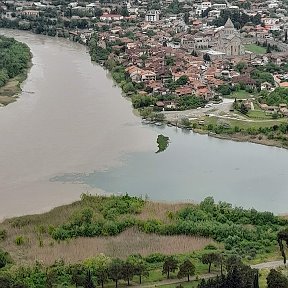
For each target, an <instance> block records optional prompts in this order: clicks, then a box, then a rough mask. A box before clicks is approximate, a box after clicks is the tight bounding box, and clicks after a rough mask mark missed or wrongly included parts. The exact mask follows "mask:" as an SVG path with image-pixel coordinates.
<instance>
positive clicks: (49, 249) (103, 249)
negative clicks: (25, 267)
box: [1, 229, 213, 264]
mask: <svg viewBox="0 0 288 288" xmlns="http://www.w3.org/2000/svg"><path fill="white" fill-rule="evenodd" d="M16 235H17V234H15V237H16ZM26 237H29V241H28V242H27V243H26V244H25V245H23V246H20V247H19V246H17V245H15V243H14V242H13V241H11V240H13V239H11V238H10V239H9V238H8V239H7V240H8V241H5V242H4V243H3V244H2V245H1V246H2V247H3V248H4V249H5V250H6V251H9V252H10V254H11V256H12V257H13V258H14V259H15V260H16V259H17V260H18V261H20V262H23V263H34V262H35V260H38V261H41V262H43V263H45V264H53V263H54V262H55V260H57V259H59V258H61V259H63V260H64V261H65V262H66V263H75V262H78V261H81V260H84V259H86V258H91V257H94V256H96V255H99V254H100V253H104V254H105V255H107V256H110V257H112V258H122V259H125V258H127V257H128V256H129V255H133V254H138V253H140V254H141V255H143V256H148V255H150V254H153V253H162V254H165V255H171V254H173V255H175V254H182V253H191V252H192V251H197V250H200V249H203V248H204V247H205V246H206V245H208V244H211V243H213V241H212V240H211V239H209V238H204V237H192V236H185V235H179V236H160V235H155V234H146V233H142V232H139V231H138V230H136V229H128V230H126V231H124V232H123V233H121V234H119V235H117V236H115V237H91V238H89V237H81V238H76V239H71V240H69V241H61V242H59V243H57V242H56V241H53V240H51V239H48V238H46V239H43V246H42V247H40V245H39V241H37V239H35V236H34V235H33V234H32V233H29V234H26Z"/></svg>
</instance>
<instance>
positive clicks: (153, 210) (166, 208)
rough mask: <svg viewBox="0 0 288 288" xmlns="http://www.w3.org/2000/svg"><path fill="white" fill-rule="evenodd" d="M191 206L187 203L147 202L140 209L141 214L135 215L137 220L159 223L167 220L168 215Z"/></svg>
mask: <svg viewBox="0 0 288 288" xmlns="http://www.w3.org/2000/svg"><path fill="white" fill-rule="evenodd" d="M191 205H193V204H189V203H162V202H151V201H148V202H146V203H145V206H144V207H143V209H142V212H141V213H140V214H139V215H137V219H139V220H147V219H158V220H161V221H167V220H168V216H167V215H168V213H169V212H172V213H173V214H174V213H176V212H177V211H179V210H180V209H183V208H185V207H188V206H191Z"/></svg>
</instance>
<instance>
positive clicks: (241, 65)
mask: <svg viewBox="0 0 288 288" xmlns="http://www.w3.org/2000/svg"><path fill="white" fill-rule="evenodd" d="M246 67H247V64H246V63H245V62H238V63H237V64H236V66H235V69H236V70H237V71H238V72H240V73H242V71H243V69H245V68H246Z"/></svg>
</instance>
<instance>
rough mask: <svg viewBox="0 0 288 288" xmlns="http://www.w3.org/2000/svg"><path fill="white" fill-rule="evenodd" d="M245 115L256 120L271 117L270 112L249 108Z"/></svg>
mask: <svg viewBox="0 0 288 288" xmlns="http://www.w3.org/2000/svg"><path fill="white" fill-rule="evenodd" d="M247 116H248V117H249V118H251V119H256V120H269V119H273V118H272V114H271V113H270V114H266V113H265V111H263V110H256V109H255V110H249V111H248V113H247Z"/></svg>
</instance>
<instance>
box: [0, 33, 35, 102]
mask: <svg viewBox="0 0 288 288" xmlns="http://www.w3.org/2000/svg"><path fill="white" fill-rule="evenodd" d="M0 55H1V58H0V106H7V105H8V104H10V103H13V102H15V101H16V99H17V98H18V97H19V94H20V93H21V91H22V89H21V84H22V83H23V82H24V81H25V80H26V79H27V76H28V71H29V69H30V68H31V67H32V54H31V52H30V48H29V47H28V46H27V45H26V44H24V43H22V42H19V41H16V40H15V39H14V38H10V37H9V38H8V37H5V36H0Z"/></svg>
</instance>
